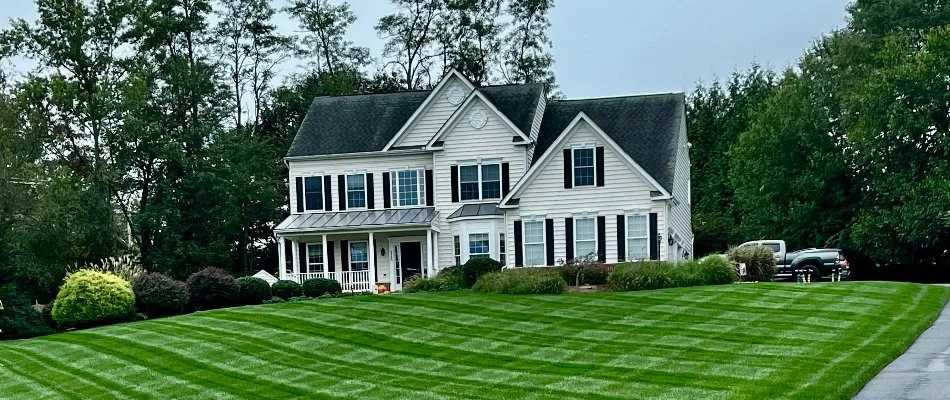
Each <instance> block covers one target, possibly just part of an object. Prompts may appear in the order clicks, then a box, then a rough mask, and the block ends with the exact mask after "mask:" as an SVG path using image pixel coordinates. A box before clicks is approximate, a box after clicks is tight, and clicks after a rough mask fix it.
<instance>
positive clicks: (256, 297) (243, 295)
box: [237, 276, 271, 305]
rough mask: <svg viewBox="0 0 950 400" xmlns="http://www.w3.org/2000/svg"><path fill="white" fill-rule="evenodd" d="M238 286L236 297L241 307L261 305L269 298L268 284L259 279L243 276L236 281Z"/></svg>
mask: <svg viewBox="0 0 950 400" xmlns="http://www.w3.org/2000/svg"><path fill="white" fill-rule="evenodd" d="M237 282H238V285H239V286H240V295H239V296H238V297H239V299H240V302H241V304H242V305H251V304H261V303H263V302H264V300H267V299H270V298H271V292H270V284H269V283H267V281H265V280H263V279H261V278H255V277H253V276H243V277H240V278H238V279H237Z"/></svg>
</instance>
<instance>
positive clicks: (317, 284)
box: [302, 278, 343, 297]
mask: <svg viewBox="0 0 950 400" xmlns="http://www.w3.org/2000/svg"><path fill="white" fill-rule="evenodd" d="M302 289H303V295H304V296H307V297H320V296H323V295H325V294H340V293H343V286H341V285H340V282H337V281H335V280H333V279H326V278H313V279H307V280H306V281H304V282H303V287H302Z"/></svg>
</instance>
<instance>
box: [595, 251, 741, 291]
mask: <svg viewBox="0 0 950 400" xmlns="http://www.w3.org/2000/svg"><path fill="white" fill-rule="evenodd" d="M738 280H739V275H738V274H737V273H736V270H735V268H734V267H733V266H732V265H731V264H730V263H729V262H728V261H726V260H723V259H722V258H719V257H711V258H708V259H706V260H703V261H696V260H690V261H686V262H682V263H679V264H674V263H669V262H665V261H641V262H633V263H623V264H620V265H618V266H617V268H616V269H614V271H613V272H612V273H611V274H610V276H609V277H608V281H609V282H610V285H611V286H613V288H614V290H619V291H631V290H654V289H666V288H674V287H689V286H702V285H721V284H726V283H733V282H736V281H738Z"/></svg>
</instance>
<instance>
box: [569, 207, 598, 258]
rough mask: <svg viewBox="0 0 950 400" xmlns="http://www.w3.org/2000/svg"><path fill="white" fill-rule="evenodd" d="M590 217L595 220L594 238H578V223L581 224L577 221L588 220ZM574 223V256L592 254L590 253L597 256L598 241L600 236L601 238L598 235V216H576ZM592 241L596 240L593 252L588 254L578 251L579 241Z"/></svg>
mask: <svg viewBox="0 0 950 400" xmlns="http://www.w3.org/2000/svg"><path fill="white" fill-rule="evenodd" d="M588 219H589V220H592V221H593V222H594V238H593V239H588V240H578V236H577V225H579V224H578V223H577V222H578V221H580V220H588ZM573 225H574V226H573V228H574V258H578V257H587V256H588V255H590V254H593V255H594V256H597V243H599V240H600V238H599V237H598V235H597V217H575V218H574V224H573ZM591 241H593V242H594V251H593V252H591V253H588V254H580V253H578V252H577V243H578V242H591Z"/></svg>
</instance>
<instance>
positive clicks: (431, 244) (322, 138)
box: [274, 71, 693, 291]
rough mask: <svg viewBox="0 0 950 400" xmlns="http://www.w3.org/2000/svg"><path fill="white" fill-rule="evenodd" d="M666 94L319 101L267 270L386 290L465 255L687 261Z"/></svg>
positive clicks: (685, 158) (675, 119)
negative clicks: (273, 262) (274, 261)
mask: <svg viewBox="0 0 950 400" xmlns="http://www.w3.org/2000/svg"><path fill="white" fill-rule="evenodd" d="M688 147H689V145H688V142H687V137H686V119H685V96H684V95H683V94H682V93H674V94H655V95H643V96H627V97H611V98H598V99H585V100H557V101H546V99H545V93H544V87H543V86H542V85H541V84H526V85H502V86H485V87H475V86H474V85H472V83H471V82H469V81H468V80H467V79H466V78H465V77H463V76H462V75H461V74H459V73H458V72H456V71H451V72H450V73H448V74H446V76H445V77H444V78H443V79H442V80H441V81H440V82H439V84H438V85H437V86H436V87H435V88H434V89H432V90H425V91H408V92H398V93H388V94H370V95H352V96H332V97H319V98H317V99H315V100H314V101H313V104H312V105H311V106H310V110H309V111H308V112H307V116H306V118H305V119H304V121H303V122H302V124H301V126H300V129H299V131H298V132H297V136H296V137H295V138H294V141H293V144H292V145H291V148H290V150H289V151H288V152H287V157H286V158H285V160H286V163H287V165H288V168H289V171H290V172H289V174H290V211H291V215H290V217H288V218H287V219H286V220H284V221H283V222H281V223H280V224H278V225H277V227H276V228H275V229H274V231H275V233H276V235H277V237H278V238H279V240H280V243H281V246H280V267H279V271H280V278H281V279H291V280H296V281H300V282H302V281H304V280H306V279H310V278H314V277H329V278H332V279H336V280H338V281H340V282H341V283H342V284H343V286H344V289H345V290H350V291H367V290H375V289H376V288H377V285H388V286H389V288H390V289H391V290H393V291H398V290H400V289H401V288H402V283H403V282H404V281H405V280H406V279H408V278H410V277H411V276H413V275H416V274H426V275H433V274H436V273H437V272H438V271H439V269H440V267H446V266H451V265H457V264H461V263H464V262H466V261H467V260H468V259H470V258H472V257H491V258H493V259H496V260H499V261H502V262H503V263H505V264H506V265H509V266H551V265H558V264H562V263H564V262H566V261H567V260H571V259H573V258H575V257H580V256H586V255H593V256H594V257H596V258H598V259H600V260H601V261H603V262H606V263H615V262H620V261H624V260H648V259H649V260H656V259H659V260H680V259H686V258H689V257H690V256H691V253H692V247H693V243H692V242H693V233H692V227H691V225H690V188H689V186H690V182H689V176H690V174H689V170H690V164H689V148H688Z"/></svg>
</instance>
